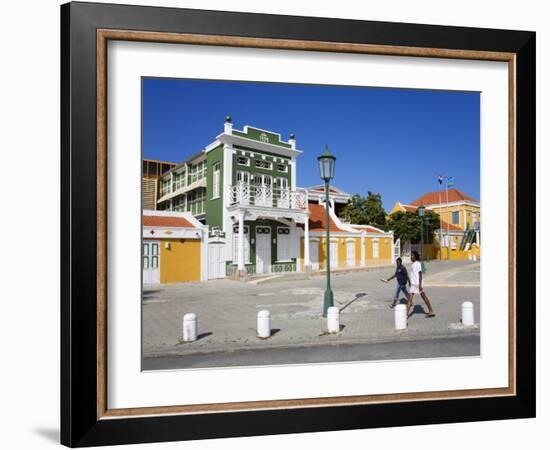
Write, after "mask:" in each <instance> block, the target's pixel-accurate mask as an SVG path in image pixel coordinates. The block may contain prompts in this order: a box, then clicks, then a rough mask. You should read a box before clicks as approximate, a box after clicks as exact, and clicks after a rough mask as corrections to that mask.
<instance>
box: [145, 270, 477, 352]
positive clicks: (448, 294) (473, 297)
mask: <svg viewBox="0 0 550 450" xmlns="http://www.w3.org/2000/svg"><path fill="white" fill-rule="evenodd" d="M477 266H479V264H477ZM474 267H475V265H472V269H473V268H474ZM467 269H468V268H467V267H466V263H463V262H447V261H444V262H433V263H430V264H429V266H428V273H427V275H426V285H428V283H429V281H430V279H431V278H435V279H437V274H438V273H442V272H448V273H447V274H446V275H445V276H449V273H450V272H449V270H450V271H451V272H452V271H454V272H456V273H459V272H463V273H465V272H466V270H467ZM391 274H392V270H391V269H388V268H386V269H381V268H378V269H370V270H368V271H356V272H348V273H336V274H334V275H333V278H332V286H333V291H334V300H335V306H338V307H339V308H340V309H341V319H340V323H341V326H342V330H341V332H340V333H339V334H337V335H327V334H326V332H325V330H326V320H325V319H323V318H322V317H321V310H322V303H323V292H324V285H325V278H324V277H322V276H318V275H316V276H311V277H302V278H301V279H297V278H293V277H282V278H276V279H271V280H267V281H265V282H263V283H259V284H253V283H246V282H240V281H231V280H213V281H208V282H202V283H182V284H173V285H154V286H148V287H146V288H145V289H144V293H143V302H142V303H143V351H144V356H154V355H170V354H181V355H184V354H190V353H205V352H211V351H232V350H237V349H241V348H267V347H289V346H294V345H296V346H307V345H327V344H328V345H331V344H338V343H341V342H365V343H368V342H385V341H394V340H411V339H419V338H425V337H434V338H435V337H447V336H452V335H461V334H462V335H464V334H478V333H479V328H478V327H475V328H473V329H472V328H469V329H466V328H464V327H462V326H461V324H460V307H461V304H462V302H463V301H466V300H468V301H472V302H473V303H474V305H475V311H476V318H477V317H478V316H479V288H477V287H460V288H444V287H433V288H428V287H427V288H426V291H427V294H428V296H429V298H430V300H431V301H432V304H433V306H434V309H435V312H436V314H437V316H436V317H435V318H432V319H426V318H425V317H424V315H423V314H422V313H421V312H422V306H423V303H422V301H421V300H420V299H417V298H416V297H415V304H416V309H415V311H416V312H417V314H414V315H413V316H412V317H411V318H410V319H409V327H408V329H407V330H405V331H401V332H398V331H395V330H394V326H393V311H392V310H391V309H389V304H390V303H391V300H392V297H393V294H394V290H395V283H394V282H390V283H388V284H385V283H382V282H381V281H380V278H384V277H388V276H389V275H391ZM262 309H267V310H269V311H270V313H271V317H272V329H273V335H272V337H271V338H269V339H267V340H261V339H258V338H257V337H256V315H257V313H258V311H260V310H262ZM187 312H194V313H196V314H197V315H198V330H199V339H198V340H197V341H195V342H192V343H182V342H181V338H182V331H181V329H182V317H183V315H184V314H185V313H187Z"/></svg>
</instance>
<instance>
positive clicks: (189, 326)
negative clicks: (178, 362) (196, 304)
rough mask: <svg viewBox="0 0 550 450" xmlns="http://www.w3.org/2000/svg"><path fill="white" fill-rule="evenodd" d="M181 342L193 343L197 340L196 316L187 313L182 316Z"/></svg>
mask: <svg viewBox="0 0 550 450" xmlns="http://www.w3.org/2000/svg"><path fill="white" fill-rule="evenodd" d="M183 340H184V341H185V342H193V341H196V340H197V315H196V314H195V313H187V314H185V315H184V316H183Z"/></svg>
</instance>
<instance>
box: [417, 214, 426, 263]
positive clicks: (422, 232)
mask: <svg viewBox="0 0 550 450" xmlns="http://www.w3.org/2000/svg"><path fill="white" fill-rule="evenodd" d="M425 213H426V207H425V206H424V205H420V206H419V207H418V215H419V216H420V259H421V260H423V259H424V214H425Z"/></svg>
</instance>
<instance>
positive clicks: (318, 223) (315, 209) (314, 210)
mask: <svg viewBox="0 0 550 450" xmlns="http://www.w3.org/2000/svg"><path fill="white" fill-rule="evenodd" d="M308 207H309V212H310V215H309V231H326V230H327V227H326V214H327V212H326V210H325V207H324V206H323V205H319V204H318V203H310V204H309V205H308ZM329 227H330V231H343V232H345V231H346V230H342V229H341V228H338V227H337V226H336V224H335V223H334V221H333V220H332V218H331V217H330V216H329Z"/></svg>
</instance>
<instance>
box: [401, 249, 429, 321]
mask: <svg viewBox="0 0 550 450" xmlns="http://www.w3.org/2000/svg"><path fill="white" fill-rule="evenodd" d="M411 260H412V262H413V263H412V266H411V273H410V275H409V278H410V283H411V287H410V291H409V300H408V302H407V317H410V311H411V307H412V304H413V297H414V294H420V297H422V300H424V303H426V306H427V307H428V313H427V314H426V318H431V317H435V314H434V311H433V309H432V305H431V303H430V300H429V299H428V296H427V295H426V293H425V292H424V287H423V284H422V264H420V256H419V255H418V252H417V251H416V250H414V251H413V252H412V254H411Z"/></svg>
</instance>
